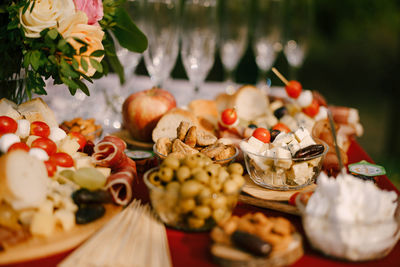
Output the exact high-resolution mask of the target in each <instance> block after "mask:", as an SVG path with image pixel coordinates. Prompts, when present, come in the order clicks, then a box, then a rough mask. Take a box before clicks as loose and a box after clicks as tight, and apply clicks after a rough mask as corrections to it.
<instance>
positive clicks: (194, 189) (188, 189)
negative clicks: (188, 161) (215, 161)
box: [180, 180, 203, 198]
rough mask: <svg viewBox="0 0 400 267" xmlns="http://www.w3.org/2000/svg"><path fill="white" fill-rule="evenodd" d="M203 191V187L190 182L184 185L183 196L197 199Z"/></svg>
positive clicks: (182, 187) (182, 188) (195, 182)
mask: <svg viewBox="0 0 400 267" xmlns="http://www.w3.org/2000/svg"><path fill="white" fill-rule="evenodd" d="M201 189H203V186H202V185H201V184H200V183H199V182H197V181H195V180H189V181H186V182H184V183H183V184H182V186H181V190H180V191H181V196H182V197H183V198H189V197H195V196H196V195H197V194H198V193H199V192H200V191H201Z"/></svg>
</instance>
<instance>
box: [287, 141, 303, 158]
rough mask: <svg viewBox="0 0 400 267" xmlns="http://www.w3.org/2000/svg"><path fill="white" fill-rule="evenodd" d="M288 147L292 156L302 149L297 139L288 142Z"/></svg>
mask: <svg viewBox="0 0 400 267" xmlns="http://www.w3.org/2000/svg"><path fill="white" fill-rule="evenodd" d="M288 149H289V151H290V153H291V154H292V156H294V155H295V154H296V152H297V151H299V150H300V145H299V142H297V140H296V139H293V140H292V141H291V142H290V143H289V144H288Z"/></svg>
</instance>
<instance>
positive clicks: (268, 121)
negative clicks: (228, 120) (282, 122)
mask: <svg viewBox="0 0 400 267" xmlns="http://www.w3.org/2000/svg"><path fill="white" fill-rule="evenodd" d="M254 122H255V124H256V125H258V127H264V128H271V127H272V126H274V125H275V124H277V123H278V119H277V118H276V117H275V116H274V115H273V114H268V115H266V116H262V117H259V118H257V119H256V120H255V121H254Z"/></svg>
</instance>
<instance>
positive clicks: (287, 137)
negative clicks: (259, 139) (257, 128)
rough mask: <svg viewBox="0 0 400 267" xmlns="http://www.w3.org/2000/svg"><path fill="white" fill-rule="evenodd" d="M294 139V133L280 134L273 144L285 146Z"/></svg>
mask: <svg viewBox="0 0 400 267" xmlns="http://www.w3.org/2000/svg"><path fill="white" fill-rule="evenodd" d="M293 139H294V135H293V133H284V132H281V133H279V134H278V135H277V136H276V137H275V140H274V142H272V144H273V145H274V146H285V145H286V144H288V143H290V142H291V141H292V140H293Z"/></svg>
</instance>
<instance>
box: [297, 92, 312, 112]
mask: <svg viewBox="0 0 400 267" xmlns="http://www.w3.org/2000/svg"><path fill="white" fill-rule="evenodd" d="M312 101H313V95H312V92H311V91H310V90H303V92H301V94H300V95H299V97H298V98H297V103H298V104H299V106H300V107H302V108H305V107H308V106H309V105H311V102H312Z"/></svg>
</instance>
